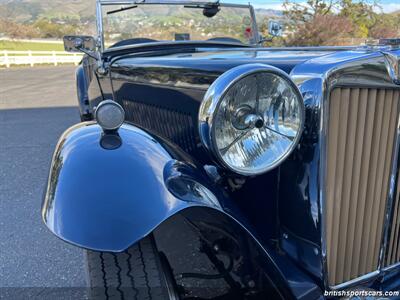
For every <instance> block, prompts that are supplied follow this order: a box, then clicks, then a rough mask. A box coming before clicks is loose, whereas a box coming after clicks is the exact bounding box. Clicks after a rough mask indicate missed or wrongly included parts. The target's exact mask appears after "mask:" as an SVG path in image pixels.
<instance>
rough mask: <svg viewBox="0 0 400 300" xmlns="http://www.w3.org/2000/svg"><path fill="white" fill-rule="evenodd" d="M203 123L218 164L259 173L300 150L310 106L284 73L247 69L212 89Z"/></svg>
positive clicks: (229, 74) (203, 110) (224, 76)
mask: <svg viewBox="0 0 400 300" xmlns="http://www.w3.org/2000/svg"><path fill="white" fill-rule="evenodd" d="M199 121H200V122H199V124H200V136H201V138H202V141H203V143H204V144H205V146H206V147H207V148H209V149H210V150H211V151H212V152H213V154H214V155H215V156H216V158H217V160H218V161H220V162H221V163H222V164H223V165H224V166H225V167H227V168H229V169H230V170H232V171H234V172H236V173H239V174H243V175H256V174H261V173H263V172H266V171H268V170H270V169H272V168H274V167H275V166H277V165H278V164H279V163H281V162H282V161H283V160H284V158H286V157H287V156H288V155H289V154H290V153H291V151H292V150H293V149H294V148H295V147H296V144H297V143H298V140H299V138H300V135H301V132H302V128H303V122H304V104H303V99H302V97H301V94H300V92H299V91H298V89H297V87H296V85H295V84H294V83H293V82H292V81H291V80H290V78H289V77H288V76H287V75H286V74H285V73H284V72H282V71H280V70H279V69H276V68H274V67H271V66H267V65H261V64H249V65H242V66H239V67H236V68H233V69H231V70H229V71H227V72H225V73H224V74H222V75H221V76H220V77H219V78H218V79H217V80H216V81H215V82H214V83H213V84H212V85H211V86H210V88H209V89H208V91H207V93H206V95H205V97H204V100H203V102H202V105H201V107H200V114H199Z"/></svg>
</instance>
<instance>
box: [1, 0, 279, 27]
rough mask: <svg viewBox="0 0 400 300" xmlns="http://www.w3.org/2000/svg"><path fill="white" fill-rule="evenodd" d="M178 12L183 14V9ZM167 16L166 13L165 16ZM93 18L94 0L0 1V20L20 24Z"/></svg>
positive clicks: (262, 12)
mask: <svg viewBox="0 0 400 300" xmlns="http://www.w3.org/2000/svg"><path fill="white" fill-rule="evenodd" d="M243 3H245V2H243ZM180 10H182V13H183V11H184V9H183V8H181V9H180ZM256 13H257V15H258V17H280V16H282V12H281V11H277V10H272V9H257V10H256ZM174 14H176V11H174ZM168 15H169V13H168V12H166V16H168ZM94 16H95V1H94V0H89V1H88V0H69V1H65V0H0V18H7V19H12V20H14V21H17V22H20V23H30V22H33V21H35V20H38V19H41V18H46V19H57V20H70V21H74V20H75V21H77V20H79V21H80V22H86V21H91V22H93V21H94Z"/></svg>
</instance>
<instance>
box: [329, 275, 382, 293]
mask: <svg viewBox="0 0 400 300" xmlns="http://www.w3.org/2000/svg"><path fill="white" fill-rule="evenodd" d="M379 274H380V272H379V270H376V271H373V272H371V273H367V274H365V275H363V276H360V277H357V278H354V279H352V280H350V281H346V282H344V283H341V284H338V285H335V286H331V287H330V288H331V289H332V290H343V289H346V288H349V287H352V286H355V285H358V284H361V283H365V282H368V281H372V280H373V279H375V278H376V277H377V276H378V275H379Z"/></svg>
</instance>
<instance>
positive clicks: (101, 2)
mask: <svg viewBox="0 0 400 300" xmlns="http://www.w3.org/2000/svg"><path fill="white" fill-rule="evenodd" d="M217 3H218V5H219V6H220V7H232V8H247V9H248V10H249V16H250V19H251V28H252V33H253V38H252V39H253V41H254V45H259V44H260V41H261V38H260V34H259V31H258V26H257V20H256V14H255V10H254V7H253V6H252V5H251V4H250V3H249V4H235V3H220V2H218V1H215V2H209V1H179V0H178V1H174V0H166V1H160V0H155V1H153V0H147V1H146V0H139V1H137V0H125V1H120V0H96V28H97V49H98V51H99V52H100V54H101V53H103V52H104V50H105V43H104V27H103V11H102V8H103V6H107V5H122V6H123V5H180V6H185V5H211V4H217Z"/></svg>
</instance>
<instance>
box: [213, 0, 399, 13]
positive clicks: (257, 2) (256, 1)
mask: <svg viewBox="0 0 400 300" xmlns="http://www.w3.org/2000/svg"><path fill="white" fill-rule="evenodd" d="M293 1H295V2H298V3H301V2H306V1H305V0H293ZM221 2H231V3H244V2H246V1H245V0H222V1H221ZM249 2H250V3H251V4H253V5H254V7H257V8H270V9H277V10H282V3H283V0H249ZM371 2H372V1H371ZM378 2H379V5H380V6H381V7H382V10H383V11H384V12H393V11H396V10H400V0H380V1H378Z"/></svg>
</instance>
